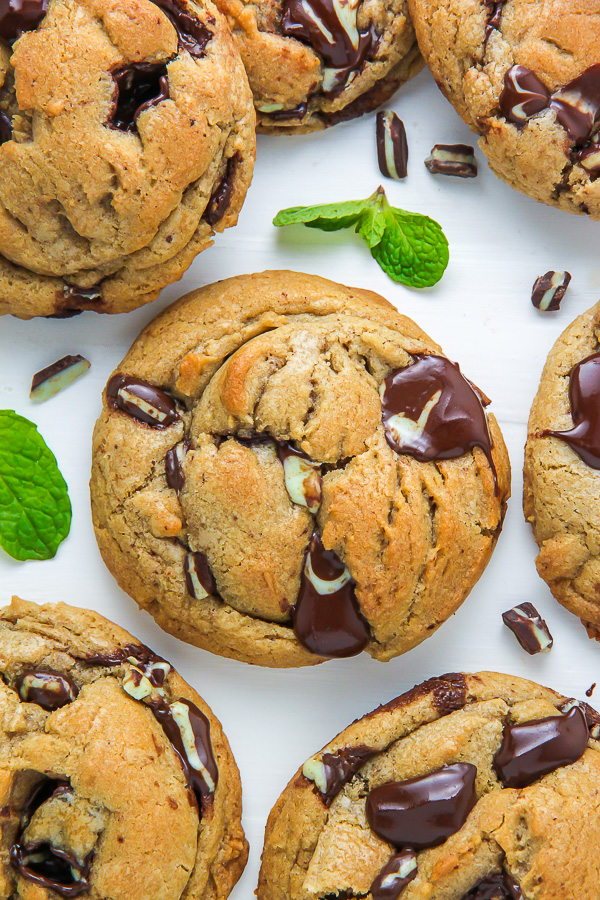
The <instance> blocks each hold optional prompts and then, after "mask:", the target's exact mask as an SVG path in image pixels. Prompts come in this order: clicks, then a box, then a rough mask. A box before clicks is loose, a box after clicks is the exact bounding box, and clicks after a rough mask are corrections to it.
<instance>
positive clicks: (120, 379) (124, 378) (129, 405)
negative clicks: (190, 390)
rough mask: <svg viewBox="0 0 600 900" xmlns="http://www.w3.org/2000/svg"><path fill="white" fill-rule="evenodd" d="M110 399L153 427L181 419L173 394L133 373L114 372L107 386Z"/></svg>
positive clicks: (111, 405)
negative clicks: (170, 394)
mask: <svg viewBox="0 0 600 900" xmlns="http://www.w3.org/2000/svg"><path fill="white" fill-rule="evenodd" d="M106 401H107V403H108V405H109V406H110V407H112V408H113V409H121V410H123V412H126V413H128V415H130V416H132V417H133V418H134V419H138V421H140V422H143V423H144V424H145V425H152V427H153V428H167V427H168V426H169V425H173V424H174V423H175V422H177V421H179V413H178V411H177V404H176V403H175V401H174V400H173V398H172V397H170V396H169V394H166V393H165V392H164V391H161V389H160V388H157V387H154V385H153V384H149V383H148V382H147V381H143V380H142V379H141V378H135V377H134V376H133V375H120V374H117V375H113V376H112V378H111V379H110V381H109V382H108V384H107V385H106Z"/></svg>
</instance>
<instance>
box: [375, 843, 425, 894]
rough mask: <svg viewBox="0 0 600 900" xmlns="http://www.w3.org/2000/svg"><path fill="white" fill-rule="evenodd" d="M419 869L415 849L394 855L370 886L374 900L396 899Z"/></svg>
mask: <svg viewBox="0 0 600 900" xmlns="http://www.w3.org/2000/svg"><path fill="white" fill-rule="evenodd" d="M418 871H419V869H418V866H417V856H416V853H415V852H414V850H410V849H407V850H401V851H400V853H396V854H395V856H392V858H391V859H390V861H389V862H388V863H387V864H386V865H385V866H384V867H383V869H382V870H381V872H380V873H379V875H378V876H377V877H376V878H375V880H374V881H373V884H372V885H371V887H370V891H371V897H372V898H373V900H396V898H397V897H399V896H400V894H401V893H402V891H403V890H404V888H405V887H406V885H407V884H410V882H411V881H412V880H413V879H414V878H416V877H417V872H418Z"/></svg>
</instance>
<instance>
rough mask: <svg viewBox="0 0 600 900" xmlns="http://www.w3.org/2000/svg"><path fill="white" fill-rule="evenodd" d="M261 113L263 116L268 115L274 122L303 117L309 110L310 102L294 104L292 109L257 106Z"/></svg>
mask: <svg viewBox="0 0 600 900" xmlns="http://www.w3.org/2000/svg"><path fill="white" fill-rule="evenodd" d="M257 109H258V111H259V113H261V115H263V116H267V117H268V118H269V119H271V120H272V121H273V122H285V121H286V120H289V119H300V120H301V119H303V118H304V116H305V115H306V113H307V112H308V103H300V105H299V106H294V107H293V108H292V109H271V110H269V109H260V107H257Z"/></svg>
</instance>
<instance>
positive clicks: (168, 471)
mask: <svg viewBox="0 0 600 900" xmlns="http://www.w3.org/2000/svg"><path fill="white" fill-rule="evenodd" d="M191 446H192V445H191V443H190V442H189V441H188V439H187V438H186V439H185V440H183V441H180V442H179V443H178V444H176V445H175V446H174V447H171V449H170V450H168V451H167V455H166V456H165V477H166V479H167V484H168V485H169V487H170V488H173V490H174V491H177V492H179V491H180V490H182V488H183V486H184V484H185V475H184V472H183V460H184V459H185V456H186V454H187V452H188V450H189V449H190V448H191Z"/></svg>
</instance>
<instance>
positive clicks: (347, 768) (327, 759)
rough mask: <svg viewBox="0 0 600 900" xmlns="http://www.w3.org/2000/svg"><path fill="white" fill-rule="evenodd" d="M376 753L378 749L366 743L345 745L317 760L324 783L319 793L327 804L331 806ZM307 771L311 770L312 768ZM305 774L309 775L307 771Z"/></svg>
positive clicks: (309, 762)
mask: <svg viewBox="0 0 600 900" xmlns="http://www.w3.org/2000/svg"><path fill="white" fill-rule="evenodd" d="M376 753H377V751H376V750H373V749H372V748H371V747H365V746H364V745H360V746H358V747H344V749H343V750H336V752H335V753H324V754H323V755H322V756H321V758H320V760H317V761H316V762H317V763H319V762H320V764H321V766H322V777H323V779H324V783H323V784H322V785H319V786H318V787H319V788H322V789H320V790H319V794H320V795H321V797H322V799H323V802H324V803H325V806H331V804H332V803H333V801H334V800H335V798H336V797H337V795H338V794H339V792H340V791H341V790H342V788H343V787H344V786H345V785H347V784H348V782H350V781H352V779H353V778H354V776H355V775H356V773H357V772H358V770H359V769H360V768H362V766H363V765H364V764H365V763H366V762H367V760H368V759H371V757H372V756H374V755H375V754H376ZM312 762H313V760H309V761H308V763H307V764H306V766H305V768H306V767H307V766H310V765H311V763H312ZM307 771H309V772H310V769H307ZM304 774H305V775H307V773H306V772H304ZM307 777H310V775H307Z"/></svg>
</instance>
